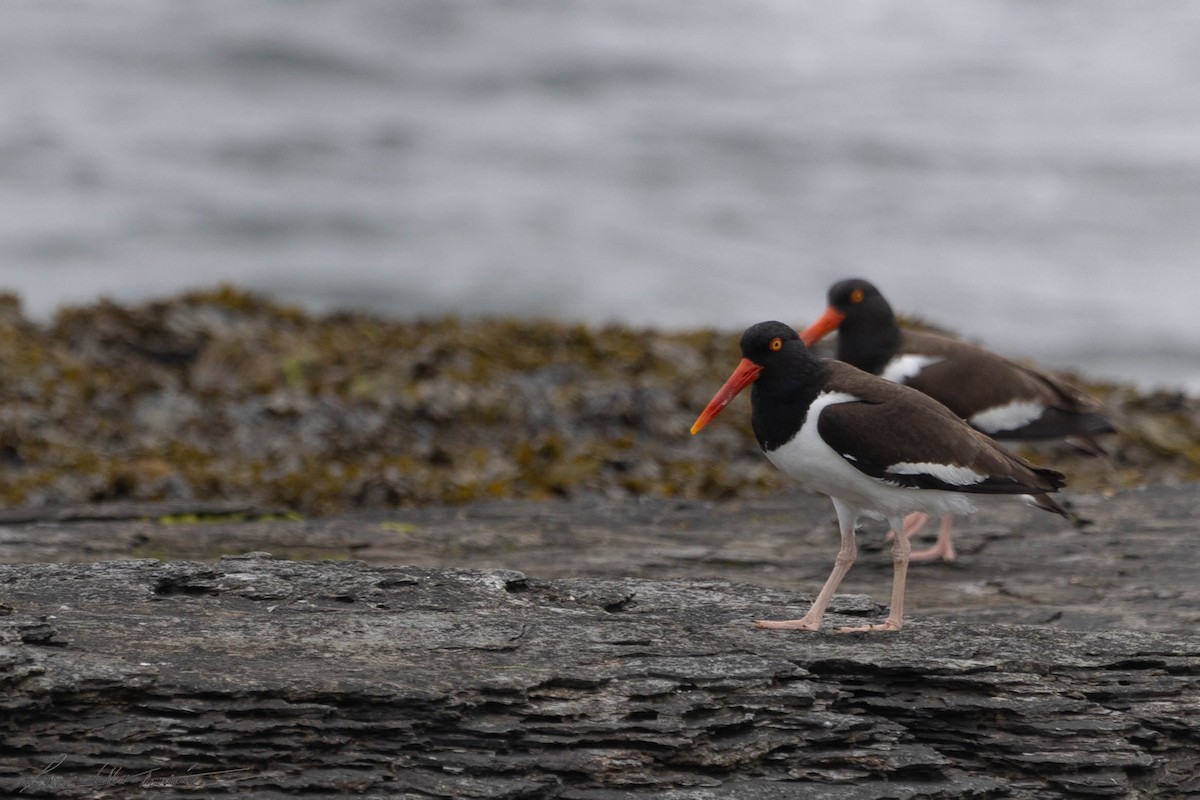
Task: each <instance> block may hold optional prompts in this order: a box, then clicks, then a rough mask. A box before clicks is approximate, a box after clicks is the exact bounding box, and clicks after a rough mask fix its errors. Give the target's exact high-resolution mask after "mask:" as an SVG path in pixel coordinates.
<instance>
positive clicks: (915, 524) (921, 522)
mask: <svg viewBox="0 0 1200 800" xmlns="http://www.w3.org/2000/svg"><path fill="white" fill-rule="evenodd" d="M926 522H929V515H928V514H926V513H924V512H922V511H914V512H913V513H911V514H909V515H908V516H907V517H905V518H904V529H903V530H904V535H905V536H907V537H908V538H909V539H911V538H912V537H914V536H916V535H917V534H918V533H920V532H921V529H922V528H924V527H925V523H926ZM895 538H896V532H895V531H892V530H889V531H888V532H887V536H885V537H883V540H884V541H885V542H890V541H892V540H893V539H895Z"/></svg>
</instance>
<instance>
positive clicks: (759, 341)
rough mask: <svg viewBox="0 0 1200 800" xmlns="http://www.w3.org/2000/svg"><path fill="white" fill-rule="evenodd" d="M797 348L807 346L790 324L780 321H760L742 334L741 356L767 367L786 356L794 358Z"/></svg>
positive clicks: (801, 348)
mask: <svg viewBox="0 0 1200 800" xmlns="http://www.w3.org/2000/svg"><path fill="white" fill-rule="evenodd" d="M797 349H799V350H802V351H805V352H807V350H808V348H806V347H805V346H804V342H802V341H800V337H799V336H798V335H797V334H796V331H795V330H793V329H792V327H791V326H790V325H784V324H783V323H782V322H760V323H758V324H757V325H751V326H750V327H749V328H747V329H746V332H745V333H743V334H742V358H745V359H748V360H750V361H751V362H753V363H754V364H756V365H758V366H759V367H763V368H767V367H769V366H771V365H772V364H777V363H780V362H782V361H784V360H785V359H788V358H792V359H794V358H796V353H797Z"/></svg>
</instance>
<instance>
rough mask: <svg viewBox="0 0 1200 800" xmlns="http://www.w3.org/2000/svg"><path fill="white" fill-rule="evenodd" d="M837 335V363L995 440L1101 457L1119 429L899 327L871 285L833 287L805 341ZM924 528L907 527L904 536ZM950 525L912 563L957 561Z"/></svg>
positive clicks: (1012, 369) (983, 358) (1027, 372)
mask: <svg viewBox="0 0 1200 800" xmlns="http://www.w3.org/2000/svg"><path fill="white" fill-rule="evenodd" d="M835 329H836V330H837V331H838V341H837V358H838V359H839V360H840V361H845V362H846V363H848V364H853V365H854V366H856V367H858V368H859V369H862V370H866V371H867V372H871V373H874V374H876V375H879V376H881V377H884V378H887V379H888V380H891V381H895V382H896V383H902V384H905V385H906V386H911V387H913V388H914V389H917V390H918V391H921V392H924V393H925V394H927V395H929V396H930V397H932V398H934V399H935V400H937V401H938V402H940V403H942V404H943V405H945V406H946V407H947V408H949V409H950V410H951V411H953V412H954V413H955V414H958V415H959V416H960V417H962V418H963V419H965V420H966V421H967V422H968V423H970V424H971V426H972V427H974V428H976V429H978V430H980V431H982V432H984V433H986V434H987V435H989V436H991V437H992V438H994V439H1001V440H1025V441H1032V440H1044V439H1066V440H1068V441H1070V442H1071V443H1072V444H1075V445H1076V446H1077V447H1079V448H1080V449H1082V450H1085V451H1087V452H1089V453H1092V454H1096V455H1099V454H1103V453H1104V450H1103V448H1102V447H1101V446H1100V444H1099V443H1098V442H1097V441H1096V438H1095V437H1096V436H1097V435H1098V434H1103V433H1111V432H1113V431H1114V430H1115V429H1114V428H1113V424H1112V422H1111V421H1110V420H1109V419H1108V418H1107V417H1106V416H1105V415H1104V414H1103V413H1102V407H1101V405H1100V403H1099V402H1098V401H1097V400H1095V399H1094V398H1092V397H1089V396H1088V395H1087V394H1086V393H1084V392H1083V391H1082V390H1080V389H1079V388H1078V387H1075V386H1073V385H1071V384H1069V383H1067V382H1066V381H1063V380H1061V379H1060V378H1057V377H1055V376H1053V375H1049V374H1047V373H1045V372H1041V371H1039V370H1036V369H1033V368H1031V367H1028V366H1025V365H1024V364H1019V363H1017V362H1015V361H1012V360H1010V359H1007V358H1004V357H1003V356H1000V355H997V354H995V353H992V352H990V351H988V350H985V349H983V348H982V347H976V346H975V345H972V344H968V343H967V342H964V341H961V340H959V339H954V338H951V337H949V336H943V335H940V334H936V333H930V332H925V331H913V330H907V329H902V328H900V327H899V326H898V325H897V324H896V315H895V314H894V313H893V312H892V307H891V305H890V304H889V303H888V301H887V300H886V299H884V297H883V294H882V293H881V292H880V291H879V290H878V289H877V288H876V287H875V286H874V285H873V284H871V283H870V282H868V281H865V280H862V279H859V278H851V279H848V280H844V281H839V282H838V283H835V284H834V285H833V286H832V287H831V288H830V289H829V307H828V308H827V309H826V310H825V313H824V314H823V315H822V316H821V317H820V318H819V319H817V320H816V321H815V322H813V323H812V324H811V325H809V326H808V327H807V328H805V329H804V331H803V332H802V333H801V334H800V338H801V339H802V340H803V341H804V343H805V344H806V345H808V346H810V347H811V346H812V345H813V344H815V343H816V342H818V341H819V340H820V339H821V338H822V337H823V336H825V335H826V334H828V333H829V332H830V331H833V330H835ZM924 522H925V518H924V517H914V518H910V519H908V520H906V521H905V527H904V530H903V533H904V535H906V536H912V535H913V534H915V533H916V532H917V531H918V530H920V528H921V527H922V525H923V524H924ZM950 525H951V519H950V517H944V518H943V519H942V525H941V529H940V530H939V532H938V541H937V544H935V545H934V546H933V547H931V548H929V549H928V550H922V551H919V552H916V553H913V554H912V560H913V561H932V560H936V559H942V560H944V561H951V560H953V558H954V545H953V542H952V540H951V537H950Z"/></svg>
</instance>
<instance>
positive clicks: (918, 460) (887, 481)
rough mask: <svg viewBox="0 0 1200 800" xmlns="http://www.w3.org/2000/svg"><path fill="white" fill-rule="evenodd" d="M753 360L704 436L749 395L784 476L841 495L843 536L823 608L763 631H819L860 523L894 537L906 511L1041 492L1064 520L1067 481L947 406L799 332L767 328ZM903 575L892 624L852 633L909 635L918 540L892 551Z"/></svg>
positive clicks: (722, 395) (711, 407)
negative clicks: (815, 347)
mask: <svg viewBox="0 0 1200 800" xmlns="http://www.w3.org/2000/svg"><path fill="white" fill-rule="evenodd" d="M741 348H742V360H741V362H740V363H739V364H738V365H737V368H736V369H734V371H733V374H732V375H730V376H729V379H728V380H727V381H725V384H724V385H723V386H722V387H721V388H720V389H719V390H718V391H717V393H716V394H715V395H714V396H713V398H712V400H711V401H709V403H708V405H707V406H706V407H705V409H704V411H703V412H701V414H700V416H699V417H698V418H697V419H696V422H695V424H694V425H692V433H693V434H694V433H696V432H698V431H699V430H700V429H701V428H703V427H704V426H705V425H707V424H708V423H709V421H710V420H712V418H713V417H715V416H716V415H717V414H718V413H720V411H721V409H723V408H724V407H725V406H726V405H728V404H729V402H730V401H731V400H732V399H733V398H734V397H735V396H736V395H737V394H738V392H740V391H742V390H743V389H744V388H746V387H747V386H750V385H751V384H753V388H752V389H751V393H750V402H751V408H752V416H751V422H752V425H753V428H754V435H755V437H756V438H757V439H758V444H759V446H760V447H761V448H762V450H763V452H764V453H766V456H767V458H768V459H770V461H771V463H772V464H774V465H775V466H776V467H778V468H779V469H781V470H783V471H784V472H786V473H787V474H789V475H791V476H792V477H794V478H797V479H799V480H800V481H801V482H803V483H804V484H806V485H807V486H809V487H810V488H812V489H815V490H817V491H819V492H821V493H823V494H826V495H829V497H830V499H831V500H833V507H834V509H835V510H836V512H837V517H838V526H839V528H840V529H841V547H840V548H839V549H838V553H837V558H836V559H835V561H834V567H833V571H832V572H831V573H830V575H829V578H828V579H827V580H826V581H825V585H824V586H823V587H822V588H821V591H820V594H818V595H817V599H816V600H815V601H814V602H813V604H812V607H811V608H810V609H809V610H808V613H806V614H805V615H804V616H803V617H801V618H800V619H794V620H779V621H765V620H760V621H758V622H755V623H754V624H755V626H756V627H759V628H783V629H790V630H805V631H815V630H817V629H819V628H820V626H821V619H822V617H823V616H824V614H825V608H826V607H827V606H828V605H829V601H830V600H831V599H832V598H833V594H834V592H835V591H836V590H837V587H838V585H839V584H840V583H841V581H842V578H844V577H845V575H846V573H847V572H848V571H849V569H850V566H851V564H853V563H854V559H855V556H856V553H857V547H856V544H855V538H854V529H855V526H856V524H857V521H858V518H859V516H860V515H865V516H868V517H873V518H877V519H885V520H887V521H888V523H889V524H891V525H892V528H893V530H896V531H900V530H902V527H903V518H904V515H905V514H908V513H910V512H913V511H921V512H927V513H937V514H967V513H970V512H971V511H973V510H974V507H975V504H974V501H975V500H978V499H980V498H985V497H992V498H996V497H1005V496H1007V497H1013V496H1019V495H1032V496H1033V498H1034V502H1035V503H1036V504H1037V505H1039V506H1040V507H1042V508H1044V509H1046V510H1049V511H1054V512H1057V513H1059V514H1064V515H1065V513H1066V512H1065V511H1063V509H1062V508H1061V507H1059V506H1058V504H1057V503H1055V502H1054V501H1053V500H1052V499H1051V498H1050V497H1049V496H1048V495H1047V494H1046V493H1047V492H1054V491H1056V490H1057V489H1058V488H1059V487H1061V486H1063V485H1064V484H1065V479H1064V477H1063V475H1062V473H1059V472H1056V471H1054V470H1050V469H1042V468H1039V467H1035V466H1033V465H1032V464H1030V463H1029V462H1027V461H1025V460H1023V459H1021V458H1018V457H1017V456H1014V455H1012V454H1011V453H1008V452H1007V451H1005V450H1003V449H1001V448H1000V446H999V445H997V444H996V443H995V442H993V441H992V440H991V439H989V438H988V437H986V436H984V435H983V434H981V433H979V432H978V431H976V430H975V429H974V428H971V427H970V426H969V425H967V424H966V423H964V422H963V421H962V420H961V419H960V418H959V417H957V416H955V415H954V414H953V413H952V412H951V411H949V410H948V409H947V408H946V407H945V406H943V405H941V404H940V403H938V402H936V401H935V400H932V399H931V398H929V397H928V396H926V395H923V394H921V393H920V392H918V391H916V390H913V389H909V388H907V387H905V386H901V385H899V384H896V383H892V382H889V381H886V380H883V379H881V378H878V377H876V376H874V375H870V374H868V373H866V372H863V371H862V370H859V369H857V368H855V367H853V366H850V365H849V364H846V363H843V362H840V361H833V360H829V359H817V358H816V357H814V356H813V355H812V353H810V352H809V350H808V348H807V347H805V345H804V343H803V342H802V341H801V340H800V337H799V336H798V335H797V334H796V332H795V331H794V330H792V328H790V327H789V326H787V325H785V324H783V323H782V322H760V323H759V324H757V325H754V326H752V327H750V328H748V329H747V330H746V332H745V333H744V334H743V335H742V341H741ZM892 557H893V564H894V570H895V572H894V576H893V580H892V600H891V609H890V611H889V613H888V617H887V619H886V621H884V622H883V623H882V624H878V625H868V626H864V627H861V628H843V629H840V630H841V631H858V630H899V629H900V627H901V625H902V623H903V618H904V581H905V576H906V573H907V569H908V559H909V543H908V537H906V536H902V535H901V536H896V538H895V541H894V543H893V546H892Z"/></svg>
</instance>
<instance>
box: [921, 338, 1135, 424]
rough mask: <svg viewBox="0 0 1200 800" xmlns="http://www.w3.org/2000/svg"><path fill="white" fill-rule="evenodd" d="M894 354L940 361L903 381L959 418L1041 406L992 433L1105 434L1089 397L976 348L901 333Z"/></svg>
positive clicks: (1100, 416)
mask: <svg viewBox="0 0 1200 800" xmlns="http://www.w3.org/2000/svg"><path fill="white" fill-rule="evenodd" d="M900 351H901V352H904V353H918V354H921V355H930V356H936V357H938V358H941V359H942V360H941V361H939V362H937V363H936V364H931V365H930V366H928V367H926V368H925V369H923V370H921V372H919V373H918V374H917V375H915V376H913V377H912V378H910V379H908V380H907V381H905V385H907V386H911V387H912V388H914V389H916V390H917V391H920V392H924V393H925V394H927V395H929V396H930V397H933V398H934V399H936V400H938V401H939V402H941V403H943V404H945V405H946V406H947V407H948V408H949V409H950V410H951V411H953V412H954V413H955V414H957V415H959V416H960V417H962V418H963V419H969V418H971V417H972V416H974V415H975V414H978V413H979V412H981V411H986V410H987V409H990V408H996V407H998V406H1003V405H1005V404H1007V403H1011V402H1014V401H1025V402H1035V403H1038V404H1040V405H1042V406H1044V407H1045V409H1046V411H1045V412H1044V413H1043V415H1042V417H1041V418H1040V419H1038V420H1035V421H1034V422H1031V423H1029V424H1027V425H1025V426H1024V427H1022V428H1020V429H1015V430H1010V431H999V432H993V435H1005V436H1008V437H1010V438H1043V437H1050V438H1055V437H1063V436H1073V435H1077V436H1086V435H1089V434H1094V433H1104V432H1108V431H1111V430H1112V429H1113V428H1112V423H1111V422H1110V421H1109V420H1108V419H1107V418H1106V417H1105V416H1104V415H1103V414H1102V407H1101V405H1100V403H1099V402H1097V401H1096V400H1095V399H1094V398H1092V397H1090V396H1088V395H1087V394H1085V393H1084V392H1083V391H1082V390H1080V389H1078V388H1077V387H1075V386H1072V385H1071V384H1070V383H1067V382H1066V381H1064V380H1062V379H1060V378H1057V377H1055V376H1053V375H1049V374H1047V373H1045V372H1041V371H1039V370H1036V369H1033V368H1032V367H1027V366H1025V365H1024V364H1020V363H1018V362H1016V361H1013V360H1011V359H1008V358H1005V357H1003V356H1000V355H997V354H995V353H992V352H990V351H988V350H984V349H983V348H982V347H976V346H975V345H972V344H969V343H967V342H964V341H961V340H959V339H953V338H950V337H948V336H941V335H939V334H935V333H927V332H917V331H908V330H905V331H902V333H901V341H900Z"/></svg>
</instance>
